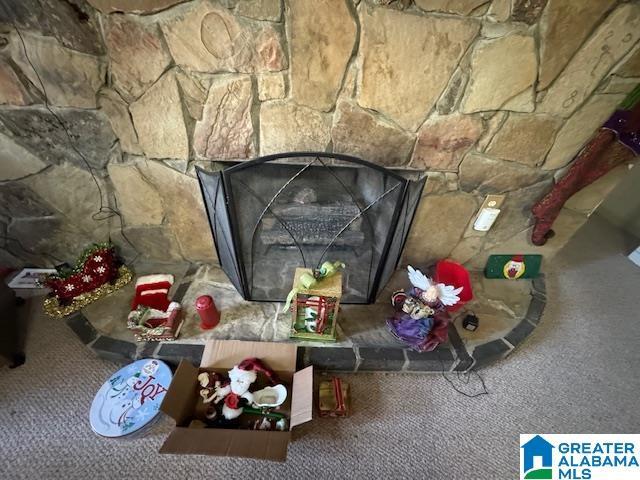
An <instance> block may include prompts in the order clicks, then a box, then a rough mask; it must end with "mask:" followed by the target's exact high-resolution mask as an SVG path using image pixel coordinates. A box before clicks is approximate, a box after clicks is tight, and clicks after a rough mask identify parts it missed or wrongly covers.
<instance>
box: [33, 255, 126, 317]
mask: <svg viewBox="0 0 640 480" xmlns="http://www.w3.org/2000/svg"><path fill="white" fill-rule="evenodd" d="M131 279H133V272H131V270H129V269H128V268H127V267H126V266H125V265H122V266H121V267H120V268H119V269H118V278H117V279H116V281H115V283H113V284H111V283H105V284H103V285H100V286H99V287H98V288H96V289H94V290H91V291H90V292H86V293H82V294H80V295H78V296H77V297H75V298H74V299H73V302H71V303H70V304H69V305H60V303H59V302H58V298H57V297H55V296H54V297H47V299H46V300H45V301H44V306H43V308H44V312H45V313H46V314H47V315H49V316H51V317H55V318H62V317H66V316H67V315H70V314H72V313H73V312H77V311H78V310H80V309H82V308H84V307H86V306H87V305H89V304H90V303H91V302H95V301H96V300H98V299H99V298H102V297H104V296H106V295H109V294H110V293H113V292H115V291H116V290H119V289H120V288H122V287H124V286H125V285H126V284H127V283H129V282H130V281H131Z"/></svg>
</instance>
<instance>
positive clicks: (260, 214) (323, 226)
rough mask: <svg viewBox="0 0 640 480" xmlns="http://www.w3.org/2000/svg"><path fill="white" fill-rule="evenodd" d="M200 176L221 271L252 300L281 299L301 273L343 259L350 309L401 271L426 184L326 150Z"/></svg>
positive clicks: (345, 295) (372, 298)
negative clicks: (296, 273) (296, 271)
mask: <svg viewBox="0 0 640 480" xmlns="http://www.w3.org/2000/svg"><path fill="white" fill-rule="evenodd" d="M292 162H293V163H292ZM197 173H198V179H199V180H200V185H201V188H202V191H203V198H204V202H205V205H206V210H207V213H208V215H209V223H210V225H211V230H212V233H213V236H214V239H215V243H216V251H217V253H218V258H219V260H220V265H221V266H222V268H223V270H224V272H225V273H226V274H227V276H228V277H229V279H230V280H231V282H232V283H233V284H234V285H235V287H236V289H237V290H238V291H239V292H240V293H241V294H242V295H243V297H244V298H245V299H246V300H259V301H284V300H285V298H286V296H287V294H288V293H289V290H291V286H292V279H293V274H294V271H295V269H296V268H297V267H305V268H319V267H320V265H321V264H322V262H324V261H336V260H340V261H341V262H344V263H345V264H346V265H348V268H347V269H346V270H345V272H344V275H343V290H344V291H343V297H342V298H343V302H344V303H372V302H373V301H375V299H376V297H377V294H378V293H379V292H380V290H382V288H383V287H384V286H385V285H386V283H387V282H388V280H389V278H390V277H391V275H392V274H393V272H394V270H395V268H396V265H397V264H398V261H399V259H400V254H401V252H402V248H403V246H404V243H405V241H406V239H407V234H408V232H409V228H410V226H411V222H412V220H413V217H414V214H415V210H416V207H417V204H418V200H419V199H420V193H421V191H422V188H423V186H424V180H425V179H424V178H423V179H421V180H419V181H411V180H409V179H407V178H405V177H403V176H401V175H400V174H398V173H396V172H395V171H390V170H387V169H385V168H383V167H380V166H378V165H376V164H372V163H368V162H365V161H363V160H361V159H357V158H353V157H348V156H345V155H335V154H333V155H332V154H325V153H316V154H314V153H298V154H282V155H272V156H270V157H264V158H259V159H257V160H254V161H252V162H246V163H241V164H236V165H234V166H233V167H231V168H228V169H225V170H222V171H221V172H213V173H212V172H207V171H206V170H198V172H197ZM409 175H411V172H409Z"/></svg>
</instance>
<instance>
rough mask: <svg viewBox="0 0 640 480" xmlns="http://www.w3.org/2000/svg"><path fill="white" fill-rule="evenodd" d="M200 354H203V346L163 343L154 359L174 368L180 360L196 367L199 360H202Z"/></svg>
mask: <svg viewBox="0 0 640 480" xmlns="http://www.w3.org/2000/svg"><path fill="white" fill-rule="evenodd" d="M202 352H204V345H195V344H190V343H163V344H162V345H161V346H160V350H158V352H157V353H156V357H157V358H159V359H160V360H164V361H165V362H167V363H169V364H171V365H174V366H176V365H178V364H179V363H180V360H183V359H184V360H188V361H189V362H191V363H192V364H193V365H196V366H198V365H200V360H202Z"/></svg>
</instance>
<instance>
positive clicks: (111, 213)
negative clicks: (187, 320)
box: [0, 0, 135, 254]
mask: <svg viewBox="0 0 640 480" xmlns="http://www.w3.org/2000/svg"><path fill="white" fill-rule="evenodd" d="M0 5H2V10H3V13H4V15H5V18H7V19H9V20H10V21H11V23H12V24H13V28H14V29H15V31H16V33H17V35H18V38H19V39H20V43H21V44H22V50H23V52H24V56H25V58H26V60H27V62H28V63H29V65H30V66H31V69H32V70H33V73H34V74H35V76H36V78H37V79H38V83H39V84H40V88H41V89H42V93H43V95H44V106H45V108H46V109H47V110H48V111H49V113H50V114H51V115H52V116H53V117H54V118H55V119H56V120H57V122H58V123H59V124H60V126H61V127H62V130H63V131H64V133H65V135H66V137H67V140H68V142H69V146H70V147H71V148H72V149H73V151H74V152H75V153H76V154H77V155H78V157H80V159H82V161H83V162H84V164H85V166H86V168H87V171H88V172H89V174H90V175H91V178H92V179H93V182H94V183H95V185H96V189H97V190H98V196H99V197H100V202H99V205H100V207H99V208H98V210H97V211H96V212H95V213H93V214H92V215H91V219H92V220H94V221H96V222H102V221H105V220H108V219H110V218H113V217H118V220H119V222H120V235H122V238H123V239H124V240H125V241H126V242H127V243H128V244H129V245H130V246H131V247H132V248H133V249H134V250H135V246H134V245H133V243H131V241H130V240H129V238H127V235H126V234H125V233H124V219H123V218H122V214H121V213H120V211H119V210H118V208H117V201H116V200H115V198H114V202H116V203H115V208H114V207H111V206H110V205H108V204H105V202H104V192H103V190H102V187H101V186H100V182H99V181H98V178H97V177H96V174H95V173H94V169H93V167H92V166H91V164H90V163H89V161H88V160H87V157H85V155H84V154H83V153H82V152H81V151H80V150H79V149H78V148H77V147H76V146H75V143H74V142H73V139H72V138H71V134H70V133H69V130H68V128H67V125H66V124H65V123H64V122H63V121H62V119H61V118H60V116H59V115H58V114H57V113H56V112H55V111H54V110H53V109H52V108H51V106H50V105H49V97H48V96H47V90H46V89H45V87H44V82H43V81H42V78H41V77H40V74H39V73H38V70H37V69H36V67H35V65H34V64H33V62H32V61H31V59H30V58H29V54H28V53H27V46H26V44H25V41H24V38H23V36H22V32H21V31H20V29H19V28H18V25H17V24H16V22H15V20H14V19H13V17H12V16H11V15H10V14H9V10H8V7H7V5H6V4H5V0H1V1H0ZM6 239H7V240H12V241H14V242H17V243H20V242H19V241H18V240H17V239H15V238H12V237H6ZM108 239H109V242H111V233H109V234H108ZM20 246H21V248H22V249H23V250H25V251H28V250H26V249H24V247H22V245H21V244H20ZM29 253H30V254H33V253H32V252H29Z"/></svg>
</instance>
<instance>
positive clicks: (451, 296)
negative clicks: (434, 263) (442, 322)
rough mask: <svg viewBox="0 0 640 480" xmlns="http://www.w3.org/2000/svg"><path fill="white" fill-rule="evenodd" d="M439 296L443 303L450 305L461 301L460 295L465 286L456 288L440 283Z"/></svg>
mask: <svg viewBox="0 0 640 480" xmlns="http://www.w3.org/2000/svg"><path fill="white" fill-rule="evenodd" d="M437 286H438V298H439V299H440V301H441V302H442V304H443V305H445V306H447V307H450V306H452V305H455V304H456V303H458V302H459V301H460V297H459V296H458V295H459V294H460V292H461V291H462V289H463V288H464V287H460V288H454V287H453V286H452V285H445V284H444V283H439V284H438V285H437Z"/></svg>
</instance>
